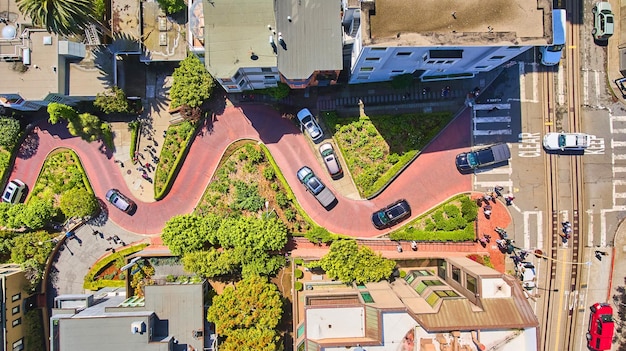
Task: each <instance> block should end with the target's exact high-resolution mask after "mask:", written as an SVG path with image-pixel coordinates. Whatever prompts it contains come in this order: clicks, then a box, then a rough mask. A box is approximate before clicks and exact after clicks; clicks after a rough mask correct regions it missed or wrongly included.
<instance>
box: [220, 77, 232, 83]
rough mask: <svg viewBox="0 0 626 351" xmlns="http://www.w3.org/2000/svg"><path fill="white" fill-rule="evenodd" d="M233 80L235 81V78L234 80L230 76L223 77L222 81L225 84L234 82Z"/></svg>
mask: <svg viewBox="0 0 626 351" xmlns="http://www.w3.org/2000/svg"><path fill="white" fill-rule="evenodd" d="M232 82H233V80H232V79H230V78H225V79H222V83H224V84H226V83H232Z"/></svg>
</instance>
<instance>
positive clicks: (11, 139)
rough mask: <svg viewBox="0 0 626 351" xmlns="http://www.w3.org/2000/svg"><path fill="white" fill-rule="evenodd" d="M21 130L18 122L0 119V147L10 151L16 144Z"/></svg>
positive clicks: (10, 119) (5, 118)
mask: <svg viewBox="0 0 626 351" xmlns="http://www.w3.org/2000/svg"><path fill="white" fill-rule="evenodd" d="M21 132H22V129H21V127H20V122H19V121H18V120H16V119H14V118H11V117H0V146H2V147H3V148H5V149H7V150H10V149H11V148H13V146H15V144H16V143H17V141H18V139H19V137H20V133H21Z"/></svg>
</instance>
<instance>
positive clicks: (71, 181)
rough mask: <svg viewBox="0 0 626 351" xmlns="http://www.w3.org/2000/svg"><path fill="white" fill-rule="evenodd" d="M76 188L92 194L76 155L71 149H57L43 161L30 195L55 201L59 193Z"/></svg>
mask: <svg viewBox="0 0 626 351" xmlns="http://www.w3.org/2000/svg"><path fill="white" fill-rule="evenodd" d="M76 188H79V189H86V190H87V191H88V192H90V193H92V194H93V189H92V188H91V184H89V179H87V174H86V173H85V170H84V169H83V165H82V164H81V163H80V159H79V158H78V155H76V153H75V152H74V151H72V150H68V149H58V150H55V151H53V152H52V153H51V154H50V155H49V156H48V158H46V161H45V162H44V163H43V167H42V168H41V172H40V173H39V177H38V178H37V182H35V185H34V186H33V188H32V189H31V190H30V197H33V196H39V197H41V198H43V199H53V200H55V203H56V202H57V201H56V200H57V198H58V197H59V196H60V195H61V194H63V193H64V192H66V191H68V190H70V189H76Z"/></svg>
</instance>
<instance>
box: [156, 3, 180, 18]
mask: <svg viewBox="0 0 626 351" xmlns="http://www.w3.org/2000/svg"><path fill="white" fill-rule="evenodd" d="M157 3H159V6H160V7H161V9H162V10H163V11H164V12H165V13H166V14H167V15H171V14H174V13H177V12H180V11H182V10H184V9H186V8H187V4H185V1H184V0H157Z"/></svg>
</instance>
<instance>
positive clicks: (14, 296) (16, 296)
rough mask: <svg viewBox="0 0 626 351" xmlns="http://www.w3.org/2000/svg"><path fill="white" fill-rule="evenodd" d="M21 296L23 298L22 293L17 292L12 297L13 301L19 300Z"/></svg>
mask: <svg viewBox="0 0 626 351" xmlns="http://www.w3.org/2000/svg"><path fill="white" fill-rule="evenodd" d="M21 298H22V293H17V294H15V295H13V297H11V301H13V302H15V301H17V300H19V299H21Z"/></svg>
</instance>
